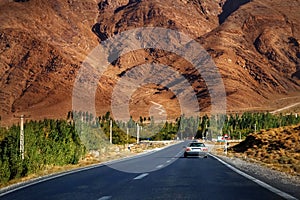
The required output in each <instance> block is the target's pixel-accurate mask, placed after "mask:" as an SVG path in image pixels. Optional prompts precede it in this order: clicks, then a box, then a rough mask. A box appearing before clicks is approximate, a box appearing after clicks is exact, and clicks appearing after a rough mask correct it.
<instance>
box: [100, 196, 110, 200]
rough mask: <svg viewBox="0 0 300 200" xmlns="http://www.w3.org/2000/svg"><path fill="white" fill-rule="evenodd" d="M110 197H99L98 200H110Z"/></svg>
mask: <svg viewBox="0 0 300 200" xmlns="http://www.w3.org/2000/svg"><path fill="white" fill-rule="evenodd" d="M111 197H112V196H104V197H101V198H100V199H98V200H108V199H111Z"/></svg>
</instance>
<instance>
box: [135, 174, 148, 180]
mask: <svg viewBox="0 0 300 200" xmlns="http://www.w3.org/2000/svg"><path fill="white" fill-rule="evenodd" d="M148 175H149V174H148V173H144V174H141V175H139V176H137V177H135V178H134V179H133V180H139V179H142V178H144V177H146V176H148Z"/></svg>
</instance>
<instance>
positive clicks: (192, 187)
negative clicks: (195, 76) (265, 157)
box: [0, 143, 283, 200]
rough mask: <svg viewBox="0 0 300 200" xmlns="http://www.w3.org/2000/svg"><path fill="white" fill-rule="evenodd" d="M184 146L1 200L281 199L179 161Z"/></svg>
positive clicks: (211, 165)
mask: <svg viewBox="0 0 300 200" xmlns="http://www.w3.org/2000/svg"><path fill="white" fill-rule="evenodd" d="M183 145H184V144H183V143H180V144H176V145H173V146H171V147H168V148H166V149H163V150H160V151H156V152H154V153H153V152H152V153H148V154H146V155H143V156H138V157H136V158H131V159H125V160H123V161H120V162H114V163H111V164H108V165H104V166H99V167H95V168H92V169H89V170H83V171H80V172H76V173H72V174H67V175H64V176H60V177H57V178H54V179H50V180H47V181H43V182H41V183H37V184H33V185H30V186H28V187H24V188H22V189H19V190H16V191H13V192H11V193H7V194H5V195H3V194H2V196H0V199H2V200H8V199H11V200H19V199H30V200H34V199H37V200H41V199H55V200H62V199H68V200H76V199H84V200H106V199H122V200H127V199H130V200H132V199H138V200H144V199H164V200H166V199H172V200H173V199H196V200H199V199H272V200H273V199H283V197H281V196H279V195H277V194H275V193H273V192H271V191H269V190H267V189H265V188H264V187H261V186H260V185H258V184H256V183H255V182H253V181H251V180H249V179H247V178H245V177H244V176H241V175H239V174H238V173H236V172H234V171H233V170H231V169H229V168H228V167H226V166H225V165H224V164H222V163H220V162H219V161H218V160H216V159H215V158H213V157H211V156H209V157H208V158H183V156H182V154H183V148H182V146H183Z"/></svg>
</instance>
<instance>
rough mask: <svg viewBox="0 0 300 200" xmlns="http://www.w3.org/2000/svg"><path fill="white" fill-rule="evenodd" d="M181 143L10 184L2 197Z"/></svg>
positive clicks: (2, 189)
mask: <svg viewBox="0 0 300 200" xmlns="http://www.w3.org/2000/svg"><path fill="white" fill-rule="evenodd" d="M180 143H182V141H180V142H177V143H174V144H171V145H168V146H166V147H163V148H162V149H159V150H156V151H151V152H143V153H140V154H137V155H133V156H130V157H125V158H120V159H115V160H111V161H106V162H103V163H98V164H94V165H90V166H87V167H82V168H77V169H72V170H70V171H65V172H59V173H58V174H49V175H46V176H41V177H37V178H35V179H32V180H29V181H24V182H20V183H16V184H14V185H10V186H7V187H4V188H0V197H2V196H5V195H7V194H9V193H12V192H15V191H18V190H21V189H24V188H27V187H30V186H32V185H36V184H39V183H42V182H46V181H49V180H52V179H56V178H59V177H62V176H66V175H69V174H74V173H77V172H82V171H86V170H90V169H94V168H97V167H103V166H108V165H109V164H114V163H118V162H122V161H125V160H131V159H135V158H140V157H143V156H147V155H151V154H153V153H155V152H157V151H160V150H163V149H167V148H169V147H171V146H173V145H176V144H180Z"/></svg>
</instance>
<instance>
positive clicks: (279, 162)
mask: <svg viewBox="0 0 300 200" xmlns="http://www.w3.org/2000/svg"><path fill="white" fill-rule="evenodd" d="M228 155H229V156H235V157H239V158H243V159H246V160H250V161H252V162H257V163H259V164H262V165H264V166H267V167H269V168H272V169H275V170H279V171H282V172H286V173H289V174H291V175H297V176H300V125H297V126H291V127H284V128H277V129H271V130H263V131H261V132H258V133H256V134H254V133H253V134H250V135H249V136H248V137H247V138H246V140H244V141H243V142H241V143H239V144H237V145H235V146H232V147H231V148H229V151H228Z"/></svg>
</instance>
